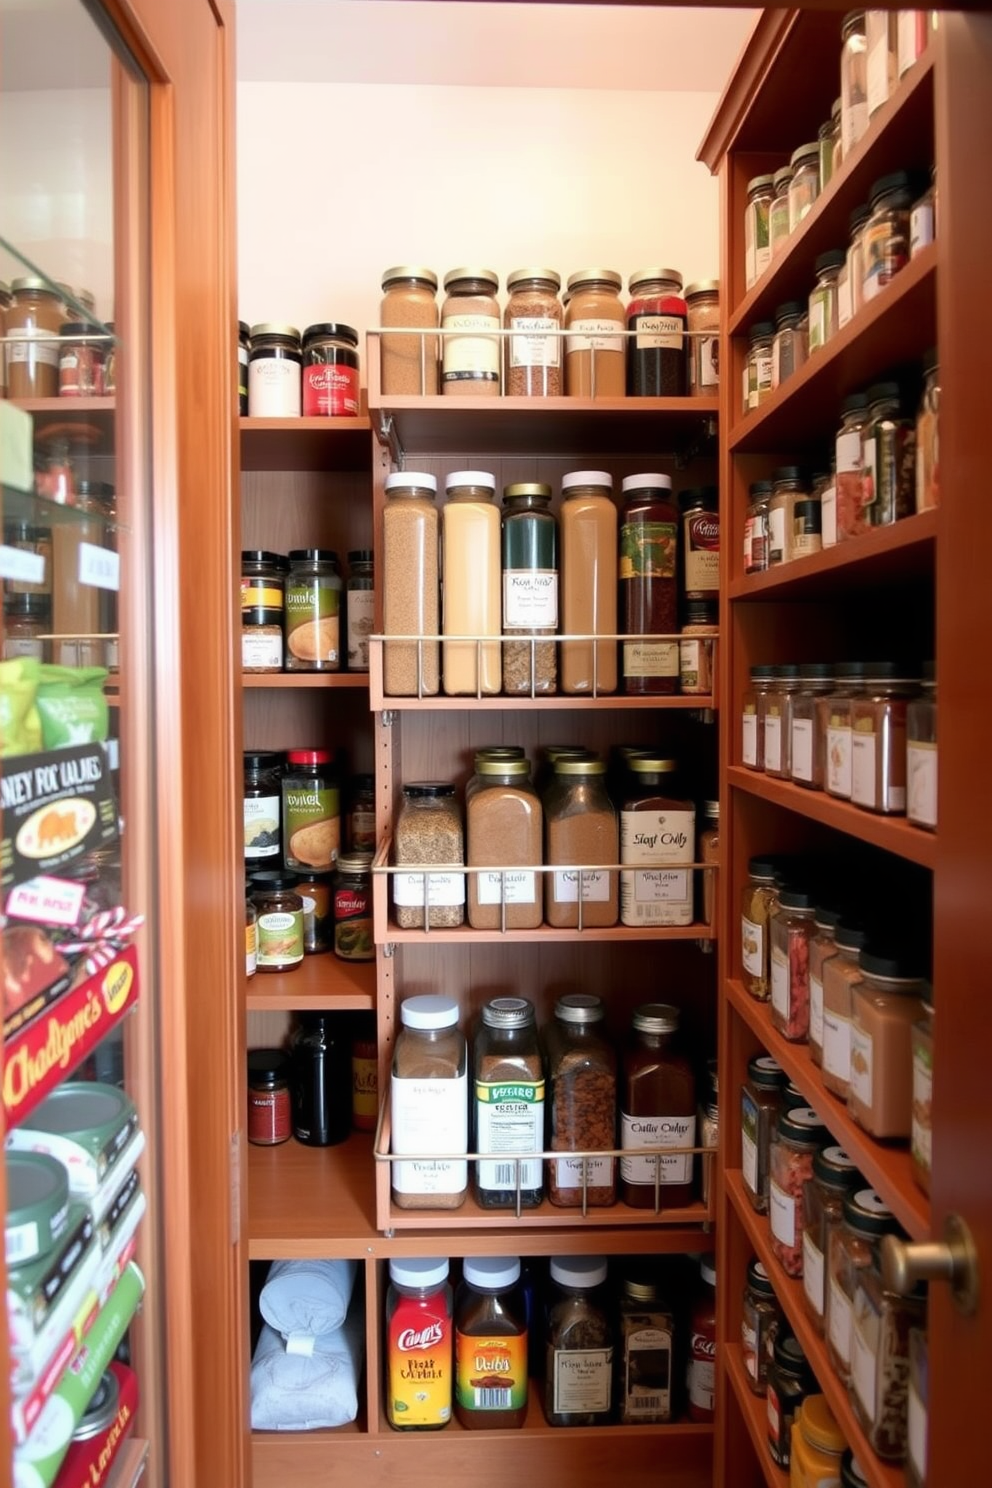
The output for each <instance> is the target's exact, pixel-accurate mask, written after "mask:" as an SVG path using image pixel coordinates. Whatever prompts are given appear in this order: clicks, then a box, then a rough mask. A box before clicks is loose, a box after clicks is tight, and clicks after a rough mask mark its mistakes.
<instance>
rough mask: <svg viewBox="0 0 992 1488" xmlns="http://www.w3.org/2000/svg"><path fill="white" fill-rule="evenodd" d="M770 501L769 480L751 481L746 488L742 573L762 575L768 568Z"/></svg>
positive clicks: (770, 489) (770, 484)
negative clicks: (746, 501)
mask: <svg viewBox="0 0 992 1488" xmlns="http://www.w3.org/2000/svg"><path fill="white" fill-rule="evenodd" d="M771 499H772V483H771V481H769V480H763V481H752V482H751V485H750V486H749V487H748V504H747V515H746V516H745V518H744V572H745V573H746V574H752V573H764V572H765V570H766V569H767V568H768V566H769V552H770V548H771V531H770V518H769V514H768V507H769V505H770V503H771Z"/></svg>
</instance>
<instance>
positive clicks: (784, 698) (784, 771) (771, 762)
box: [761, 662, 799, 780]
mask: <svg viewBox="0 0 992 1488" xmlns="http://www.w3.org/2000/svg"><path fill="white" fill-rule="evenodd" d="M798 689H799V668H798V666H796V665H795V664H794V663H793V662H786V663H784V664H783V665H782V666H778V667H776V668H775V680H774V681H773V682H772V684H771V686H770V687H769V688H768V691H767V692H766V694H765V696H764V698H763V699H762V705H761V722H762V733H763V735H764V741H765V757H764V766H765V774H766V775H771V776H773V777H774V778H775V779H776V780H788V778H789V775H790V773H791V747H792V730H791V727H790V717H791V711H790V710H791V705H792V698H793V696H794V694H795V693H796V692H797V691H798Z"/></svg>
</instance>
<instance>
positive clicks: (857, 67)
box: [840, 10, 868, 160]
mask: <svg viewBox="0 0 992 1488" xmlns="http://www.w3.org/2000/svg"><path fill="white" fill-rule="evenodd" d="M840 34H841V52H840V140H841V150H842V152H843V156H844V159H845V160H846V159H847V157H848V156H849V155H850V153H851V151H852V150H853V149H854V147H855V145H856V144H857V143H858V141H859V140H860V139H861V137H862V135H863V134H864V132H865V130H866V129H867V128H868V68H867V43H866V41H865V12H864V11H863V10H851V11H848V13H847V15H846V16H845V17H844V19H843V21H842V23H841V33H840Z"/></svg>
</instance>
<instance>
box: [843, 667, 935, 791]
mask: <svg viewBox="0 0 992 1488" xmlns="http://www.w3.org/2000/svg"><path fill="white" fill-rule="evenodd" d="M867 672H868V675H867V676H866V677H865V679H864V685H863V687H862V689H861V691H860V692H859V693H858V694H857V696H856V697H854V698H853V699H852V702H851V800H852V801H853V802H854V804H855V806H862V807H864V809H865V810H866V811H876V812H879V813H881V814H882V815H890V816H891V815H901V814H902V813H903V812H904V811H905V810H906V711H907V707H908V704H909V699H910V698H912V697H915V696H916V695H917V694H918V692H919V686H920V684H919V681H918V679H917V678H916V677H914V676H912V675H911V673H910V670H909V669H907V668H906V667H905V666H903V665H901V664H899V663H898V662H872V663H869V664H868V667H867Z"/></svg>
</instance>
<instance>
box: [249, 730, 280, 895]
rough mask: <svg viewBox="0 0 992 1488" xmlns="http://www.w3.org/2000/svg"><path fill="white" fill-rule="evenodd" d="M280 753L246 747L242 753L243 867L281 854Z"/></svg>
mask: <svg viewBox="0 0 992 1488" xmlns="http://www.w3.org/2000/svg"><path fill="white" fill-rule="evenodd" d="M281 763H282V756H281V755H279V754H276V753H275V752H274V751H273V750H250V751H248V750H246V752H245V756H244V775H245V778H244V842H245V867H246V871H248V872H250V871H251V869H252V868H262V867H264V866H265V864H266V861H267V860H269V859H274V860H276V861H278V860H279V859H280V857H281V854H282V838H281V835H280V830H279V823H280V811H281V806H280V800H279V795H280V784H279V770H280V766H281Z"/></svg>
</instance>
